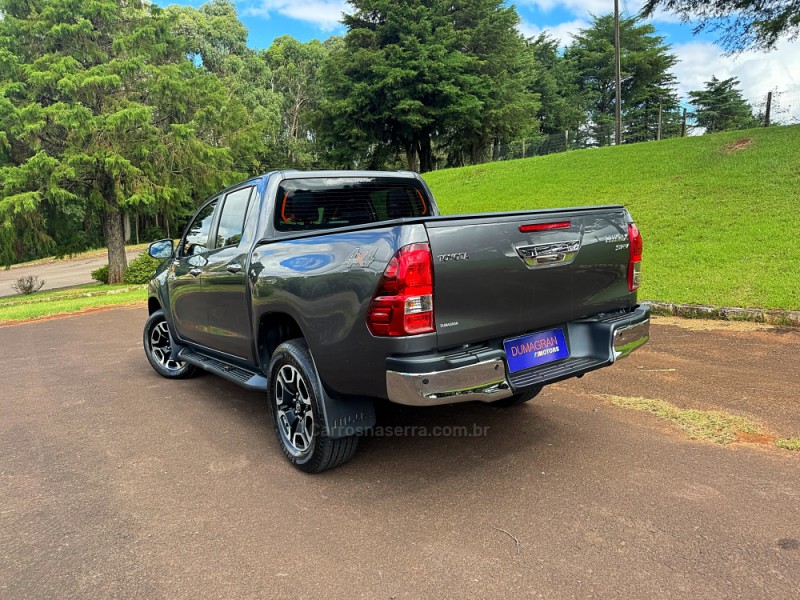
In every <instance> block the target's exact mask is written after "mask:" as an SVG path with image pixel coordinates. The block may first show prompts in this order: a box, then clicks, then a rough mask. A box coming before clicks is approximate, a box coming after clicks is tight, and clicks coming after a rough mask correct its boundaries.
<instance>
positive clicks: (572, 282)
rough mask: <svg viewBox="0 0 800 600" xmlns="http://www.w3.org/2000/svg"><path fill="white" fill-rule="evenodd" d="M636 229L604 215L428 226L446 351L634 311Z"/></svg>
mask: <svg viewBox="0 0 800 600" xmlns="http://www.w3.org/2000/svg"><path fill="white" fill-rule="evenodd" d="M628 220H629V216H628V213H627V211H626V210H625V209H624V208H623V207H621V206H601V207H589V208H577V209H568V210H541V211H526V212H519V213H506V214H498V213H494V214H486V215H468V216H466V215H465V216H453V217H439V218H434V219H430V220H428V221H426V222H425V227H426V229H427V233H428V238H429V240H430V245H431V252H432V254H433V265H434V318H435V324H436V331H437V337H438V347H439V349H447V348H452V347H456V346H459V345H462V344H469V343H475V342H482V341H486V340H490V339H495V338H500V337H507V336H513V335H518V334H522V333H527V332H532V331H536V330H540V329H544V328H547V327H550V326H553V325H558V324H561V323H565V322H567V321H572V320H575V319H579V318H582V317H586V316H590V315H594V314H597V313H600V312H606V311H611V310H619V309H621V308H629V307H630V306H631V305H632V304H633V303H634V302H635V297H634V296H633V295H632V294H631V293H630V292H629V290H628V281H627V268H628V257H629V250H628V245H629V242H628Z"/></svg>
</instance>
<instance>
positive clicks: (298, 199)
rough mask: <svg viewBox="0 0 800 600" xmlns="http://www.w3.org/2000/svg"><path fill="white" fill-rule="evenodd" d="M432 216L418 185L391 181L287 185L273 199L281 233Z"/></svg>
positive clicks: (346, 180)
mask: <svg viewBox="0 0 800 600" xmlns="http://www.w3.org/2000/svg"><path fill="white" fill-rule="evenodd" d="M430 214H431V209H430V202H429V201H428V197H427V195H426V193H425V189H424V188H423V187H422V185H421V184H420V183H419V182H418V181H416V180H409V179H401V178H391V177H380V178H374V177H321V178H308V179H287V180H284V181H283V182H282V183H281V185H280V187H279V188H278V194H277V197H276V199H275V229H276V230H277V231H313V230H318V229H335V228H337V227H347V226H350V225H364V224H369V223H378V222H380V221H388V220H392V219H402V218H408V217H421V216H427V215H430Z"/></svg>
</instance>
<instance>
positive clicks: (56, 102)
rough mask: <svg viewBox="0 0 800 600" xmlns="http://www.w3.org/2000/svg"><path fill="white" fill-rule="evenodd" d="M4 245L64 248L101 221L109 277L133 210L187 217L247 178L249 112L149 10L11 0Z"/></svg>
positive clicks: (110, 3)
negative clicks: (244, 149) (243, 154)
mask: <svg viewBox="0 0 800 600" xmlns="http://www.w3.org/2000/svg"><path fill="white" fill-rule="evenodd" d="M0 12H2V14H3V16H4V18H3V19H2V20H0V54H1V55H2V60H0V114H2V120H1V121H0V131H1V132H2V135H0V151H2V167H0V248H2V249H3V254H4V257H5V258H6V259H7V260H9V259H11V258H13V254H15V250H14V246H15V244H17V243H18V242H17V240H16V236H17V235H18V234H19V232H20V230H21V229H22V230H26V229H30V230H29V231H28V233H27V239H26V240H25V241H24V243H26V244H30V243H32V242H35V241H36V240H37V239H38V240H39V241H42V242H44V243H46V244H48V245H50V246H52V247H55V248H58V247H63V246H65V245H68V244H69V243H72V242H75V236H76V235H77V236H79V235H80V232H82V231H83V232H85V231H86V228H87V226H90V225H91V223H92V222H96V221H99V222H100V223H101V224H102V233H103V239H104V241H105V243H106V245H107V247H108V260H109V282H110V283H117V282H120V281H122V275H123V271H124V269H125V267H126V260H125V247H124V244H125V240H124V233H123V213H124V212H125V211H143V212H148V211H150V212H156V211H158V212H160V213H162V214H163V215H164V218H165V219H167V220H169V218H170V216H172V215H175V214H177V213H180V212H182V211H185V210H186V208H185V207H186V205H187V204H189V205H191V204H192V202H193V201H194V200H196V199H197V198H198V197H202V196H204V195H206V194H209V193H211V192H212V191H213V190H214V189H216V188H218V187H221V186H222V185H223V184H225V183H228V182H230V181H231V179H233V178H235V177H237V176H239V173H237V172H236V169H235V168H234V163H235V161H236V156H237V152H236V150H235V148H236V147H237V146H238V145H242V146H247V145H248V144H249V142H248V136H250V135H251V132H250V131H249V130H248V128H247V127H246V126H245V124H246V122H247V111H246V109H245V108H244V106H243V105H242V104H241V103H240V102H239V101H238V100H236V99H235V97H234V98H232V97H231V96H230V95H229V94H228V93H227V90H226V89H225V88H224V87H223V86H222V84H221V82H220V80H219V79H218V78H217V77H216V76H215V75H213V74H211V73H208V72H207V71H204V70H202V69H199V68H198V67H197V66H196V65H195V64H193V63H192V62H190V61H189V60H188V59H187V57H186V53H187V47H186V45H185V44H184V42H183V41H182V40H181V39H180V38H178V37H176V36H175V35H174V31H173V28H172V26H173V21H172V20H171V19H170V18H169V17H168V16H167V15H165V13H164V12H163V11H162V10H161V9H159V8H158V7H156V6H154V5H153V4H151V3H150V2H146V1H144V0H129V1H127V2H124V3H121V2H116V1H114V0H29V1H27V2H17V1H15V0H0Z"/></svg>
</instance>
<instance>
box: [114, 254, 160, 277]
mask: <svg viewBox="0 0 800 600" xmlns="http://www.w3.org/2000/svg"><path fill="white" fill-rule="evenodd" d="M161 263H162V261H161V260H159V259H157V258H153V257H152V256H150V255H149V254H147V252H142V253H141V254H140V255H139V256H137V257H136V258H135V259H133V260H132V261H131V263H130V264H129V265H128V268H127V269H125V274H124V275H123V276H122V281H124V282H125V283H147V282H148V281H150V278H151V277H152V276H153V273H155V272H156V269H157V268H158V265H160V264H161Z"/></svg>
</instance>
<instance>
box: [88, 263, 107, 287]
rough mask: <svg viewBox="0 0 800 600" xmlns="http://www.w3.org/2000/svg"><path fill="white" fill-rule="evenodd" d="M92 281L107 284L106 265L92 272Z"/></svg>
mask: <svg viewBox="0 0 800 600" xmlns="http://www.w3.org/2000/svg"><path fill="white" fill-rule="evenodd" d="M92 279H94V280H95V281H99V282H100V283H106V284H107V283H108V265H103V266H102V267H100V268H99V269H95V270H94V271H92Z"/></svg>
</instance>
